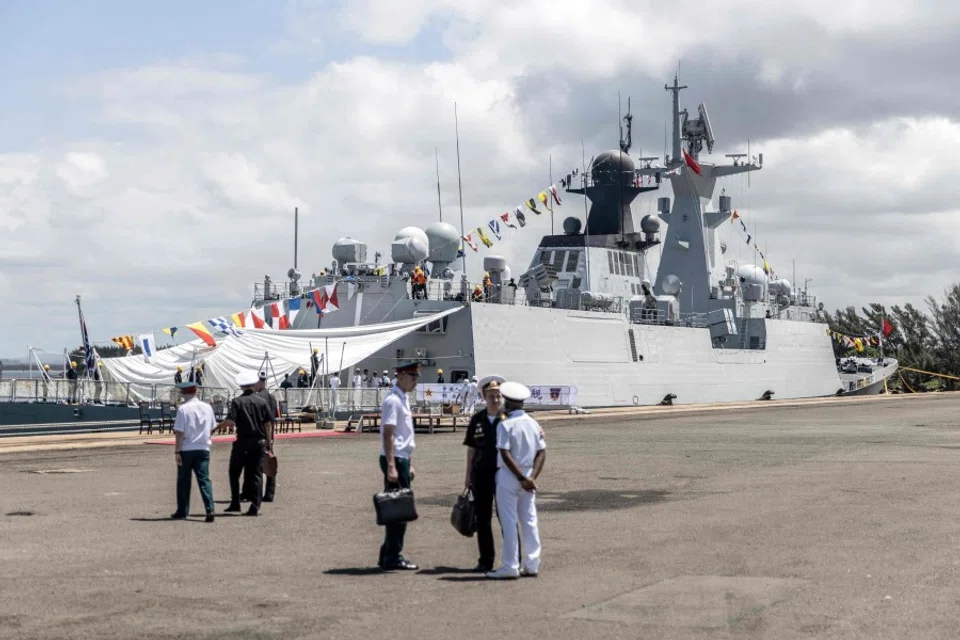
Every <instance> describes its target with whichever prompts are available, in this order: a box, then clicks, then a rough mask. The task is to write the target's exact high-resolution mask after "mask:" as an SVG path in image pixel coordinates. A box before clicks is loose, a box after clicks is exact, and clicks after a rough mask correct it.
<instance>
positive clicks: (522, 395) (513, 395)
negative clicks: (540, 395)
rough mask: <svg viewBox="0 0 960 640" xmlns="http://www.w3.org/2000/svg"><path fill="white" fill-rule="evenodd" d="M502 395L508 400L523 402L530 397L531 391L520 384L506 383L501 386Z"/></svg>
mask: <svg viewBox="0 0 960 640" xmlns="http://www.w3.org/2000/svg"><path fill="white" fill-rule="evenodd" d="M500 395H502V396H503V397H504V398H506V399H507V400H516V401H517V402H523V401H524V400H526V399H527V398H529V397H530V389H529V388H527V386H526V385H523V384H520V383H519V382H504V383H503V384H502V385H500Z"/></svg>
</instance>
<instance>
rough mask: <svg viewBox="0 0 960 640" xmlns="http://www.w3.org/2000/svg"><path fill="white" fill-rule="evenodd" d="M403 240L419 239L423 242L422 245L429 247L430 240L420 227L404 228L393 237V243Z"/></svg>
mask: <svg viewBox="0 0 960 640" xmlns="http://www.w3.org/2000/svg"><path fill="white" fill-rule="evenodd" d="M405 238H420V239H421V240H423V244H425V245H427V246H429V245H430V240H429V238H427V233H426V232H425V231H424V230H423V229H421V228H420V227H404V228H403V229H400V231H397V235H395V236H394V237H393V239H394V241H397V240H403V239H405Z"/></svg>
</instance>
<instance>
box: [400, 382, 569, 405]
mask: <svg viewBox="0 0 960 640" xmlns="http://www.w3.org/2000/svg"><path fill="white" fill-rule="evenodd" d="M529 388H530V399H529V400H527V404H529V405H539V406H556V407H569V406H572V405H575V404H577V388H576V387H575V386H572V385H562V384H558V385H548V384H540V385H531V386H530V387H529ZM459 392H460V386H459V385H455V384H436V383H433V384H429V383H424V384H418V385H417V401H418V402H427V403H431V404H450V403H453V402H458V401H459V397H458V396H459Z"/></svg>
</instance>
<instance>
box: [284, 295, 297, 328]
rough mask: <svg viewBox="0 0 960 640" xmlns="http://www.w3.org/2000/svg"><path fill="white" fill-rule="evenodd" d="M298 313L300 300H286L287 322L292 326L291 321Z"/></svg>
mask: <svg viewBox="0 0 960 640" xmlns="http://www.w3.org/2000/svg"><path fill="white" fill-rule="evenodd" d="M298 313H300V298H299V297H297V298H290V299H289V300H287V322H288V323H290V326H291V327H292V326H293V320H294V318H296V317H297V314H298Z"/></svg>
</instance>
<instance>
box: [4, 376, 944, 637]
mask: <svg viewBox="0 0 960 640" xmlns="http://www.w3.org/2000/svg"><path fill="white" fill-rule="evenodd" d="M544 426H545V429H546V431H547V440H548V452H549V453H548V459H547V464H546V469H545V472H544V476H543V478H542V481H541V482H540V485H541V491H540V494H539V497H538V502H539V505H540V523H541V536H542V539H543V565H542V573H541V575H540V577H539V578H536V579H522V580H519V581H512V582H491V581H486V580H484V579H482V578H480V577H478V576H476V575H474V574H470V573H465V572H464V570H465V569H467V568H469V567H471V566H473V564H474V563H475V562H476V543H475V540H473V539H467V538H463V537H461V536H459V535H458V534H457V533H456V532H455V531H454V530H453V528H452V527H451V526H450V524H449V510H450V506H451V505H452V504H453V501H454V500H455V496H456V494H457V493H458V492H459V491H460V489H461V486H462V479H463V459H464V448H463V447H462V445H461V444H460V442H461V440H462V431H458V432H457V433H456V434H448V433H443V434H434V435H418V436H417V443H418V446H417V453H416V455H415V459H414V466H415V467H416V471H417V477H416V480H415V481H414V489H415V491H416V495H417V500H418V508H419V511H420V520H419V521H417V522H416V523H413V524H412V525H411V526H410V528H409V531H408V534H407V545H406V550H405V555H406V556H407V557H408V558H409V559H411V560H413V561H415V562H417V563H419V564H420V565H421V571H419V572H414V573H392V574H382V573H380V572H379V571H377V570H376V569H374V568H373V566H374V565H375V562H376V557H377V549H378V546H379V544H380V541H381V536H382V531H381V529H379V528H378V527H377V526H376V525H375V524H374V516H373V507H372V504H371V495H372V494H373V493H374V492H375V491H377V490H378V489H379V487H380V480H379V473H378V469H377V460H376V458H377V450H378V444H377V436H376V435H371V434H365V435H356V436H352V435H351V436H343V437H335V438H304V439H301V440H296V441H286V442H282V443H280V444H279V445H278V455H279V457H280V462H281V464H280V467H281V468H280V476H279V488H278V494H277V497H278V501H277V502H276V503H274V504H268V505H264V509H263V512H262V515H261V516H260V517H258V518H247V517H242V516H230V515H222V516H218V518H217V521H216V522H215V523H213V524H205V523H203V521H202V518H199V517H194V518H192V519H191V520H190V521H187V522H174V521H170V520H167V519H166V518H167V516H169V514H170V513H172V512H173V510H174V508H175V494H174V474H175V468H174V467H175V465H174V460H173V449H172V447H169V446H148V445H143V444H141V445H132V444H131V445H129V446H123V447H112V448H96V446H95V445H94V444H91V443H89V442H85V443H84V446H87V447H92V448H83V449H74V450H65V451H63V450H59V451H58V450H53V451H30V450H22V451H17V452H10V453H4V454H0V486H2V487H3V489H2V491H0V574H2V575H0V637H3V638H7V637H9V638H166V637H185V638H380V637H389V638H391V639H405V638H411V639H413V638H416V639H418V640H434V639H436V640H440V639H447V638H481V637H502V638H524V639H525V640H529V639H530V638H604V639H605V640H606V639H616V638H624V639H628V638H629V639H631V640H632V639H635V638H777V639H784V638H812V637H818V638H870V639H878V638H891V639H894V638H896V639H898V640H899V639H903V638H957V637H960V596H958V595H957V593H958V588H957V585H958V581H960V563H958V560H957V557H956V556H957V544H958V541H960V524H958V523H960V478H958V476H960V395H957V394H931V395H926V396H917V397H911V396H899V397H897V396H894V397H883V398H877V399H867V400H847V401H830V402H816V403H809V404H799V405H795V406H784V405H783V404H777V403H772V404H767V403H762V404H761V403H757V404H756V405H754V408H749V409H737V408H727V409H725V410H722V411H703V410H700V411H689V410H687V411H676V412H675V413H670V412H669V411H658V412H645V413H643V412H641V413H638V414H631V413H630V412H608V413H606V414H602V415H601V414H599V413H595V414H593V415H589V416H579V417H574V418H572V419H565V420H558V419H551V420H545V421H544ZM125 440H129V438H125ZM228 455H229V444H218V445H215V447H214V453H213V463H212V474H213V478H214V494H215V497H216V500H217V501H218V503H219V504H218V510H220V511H222V509H223V508H224V507H225V506H226V502H227V499H228V488H227V458H228ZM191 507H192V508H191V511H192V512H193V514H195V516H199V515H200V513H201V512H202V505H201V503H200V500H199V495H198V494H197V492H196V489H194V495H193V499H192V501H191Z"/></svg>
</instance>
